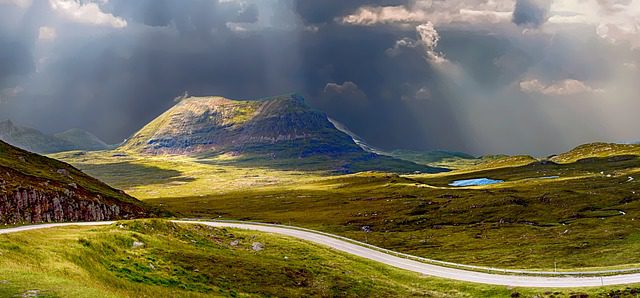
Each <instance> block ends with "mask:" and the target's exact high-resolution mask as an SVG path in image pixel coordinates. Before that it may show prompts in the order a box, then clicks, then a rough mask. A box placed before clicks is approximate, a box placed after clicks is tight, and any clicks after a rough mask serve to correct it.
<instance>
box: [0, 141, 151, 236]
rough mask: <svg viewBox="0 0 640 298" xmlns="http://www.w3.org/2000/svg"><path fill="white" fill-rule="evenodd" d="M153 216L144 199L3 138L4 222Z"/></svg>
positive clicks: (0, 194) (0, 206)
mask: <svg viewBox="0 0 640 298" xmlns="http://www.w3.org/2000/svg"><path fill="white" fill-rule="evenodd" d="M147 215H149V213H148V211H146V208H145V206H144V205H143V203H142V202H140V201H138V200H136V199H135V198H133V197H131V196H128V195H127V194H125V193H124V192H121V191H118V190H116V189H113V188H111V187H109V186H107V185H106V184H104V183H102V182H100V181H99V180H97V179H95V178H92V177H90V176H88V175H86V174H84V173H82V172H81V171H79V170H77V169H76V168H74V167H72V166H71V165H69V164H66V163H63V162H60V161H57V160H55V159H50V158H47V157H44V156H40V155H37V154H34V153H30V152H27V151H25V150H22V149H19V148H16V147H14V146H11V145H9V144H7V143H5V142H2V141H0V224H22V223H41V222H64V221H95V220H112V219H124V218H138V217H145V216H147Z"/></svg>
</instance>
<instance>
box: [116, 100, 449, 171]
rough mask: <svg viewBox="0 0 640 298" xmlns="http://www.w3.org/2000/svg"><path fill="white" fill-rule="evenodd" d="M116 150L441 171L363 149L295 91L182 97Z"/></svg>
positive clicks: (335, 167) (282, 164) (268, 163)
mask: <svg viewBox="0 0 640 298" xmlns="http://www.w3.org/2000/svg"><path fill="white" fill-rule="evenodd" d="M119 149H120V150H122V151H127V152H135V153H141V154H147V155H161V154H180V155H197V156H203V157H211V156H216V155H221V154H226V155H228V156H233V157H234V160H235V161H236V162H237V163H243V164H245V165H250V166H264V167H277V168H295V169H300V168H302V169H309V170H316V169H317V170H332V171H337V172H357V171H363V170H379V171H401V172H414V171H420V172H439V171H443V169H438V168H433V167H429V166H424V165H418V164H415V163H413V162H408V161H403V160H399V159H395V158H392V157H387V156H381V155H378V154H376V153H372V152H367V151H365V150H363V149H362V148H361V147H360V146H358V145H357V144H356V143H355V142H354V141H353V139H352V138H351V137H350V136H349V135H347V134H345V133H344V132H342V131H340V130H338V129H336V127H335V126H334V125H333V124H332V123H331V122H330V121H329V119H328V118H327V116H326V115H325V114H324V113H321V112H319V111H316V110H313V109H311V108H310V107H309V106H308V105H307V104H306V103H305V102H304V99H303V98H302V97H300V96H297V95H287V96H279V97H272V98H266V99H261V100H231V99H226V98H222V97H191V98H186V99H183V100H182V101H181V102H180V103H178V104H177V105H175V106H174V107H172V108H171V109H169V110H168V111H167V112H165V113H164V114H162V115H160V116H159V117H157V118H156V119H154V120H153V121H151V122H150V123H149V124H148V125H146V126H145V127H143V128H142V129H141V130H140V131H138V132H137V133H135V134H134V135H133V136H132V137H131V138H130V139H129V140H127V141H126V142H125V143H124V144H123V145H122V146H121V147H120V148H119Z"/></svg>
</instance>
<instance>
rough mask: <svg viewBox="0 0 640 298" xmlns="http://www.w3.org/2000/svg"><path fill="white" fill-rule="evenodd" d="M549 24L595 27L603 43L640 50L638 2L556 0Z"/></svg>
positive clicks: (639, 3)
mask: <svg viewBox="0 0 640 298" xmlns="http://www.w3.org/2000/svg"><path fill="white" fill-rule="evenodd" d="M551 15H552V16H551V18H550V19H549V22H550V23H555V24H561V25H562V24H585V25H591V26H594V28H595V30H596V33H597V34H598V35H599V36H600V37H601V38H603V39H605V40H607V41H609V42H611V43H614V44H619V43H629V44H630V46H631V47H632V48H640V1H638V0H631V1H604V0H557V1H554V2H553V4H552V6H551Z"/></svg>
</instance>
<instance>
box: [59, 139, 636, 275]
mask: <svg viewBox="0 0 640 298" xmlns="http://www.w3.org/2000/svg"><path fill="white" fill-rule="evenodd" d="M54 157H56V158H60V159H62V160H65V161H68V162H70V163H72V164H74V165H76V166H77V167H79V168H80V169H82V170H84V171H85V172H87V173H89V174H91V175H94V176H96V177H99V178H100V179H102V180H104V181H106V182H107V183H109V184H110V185H112V186H114V187H117V188H121V189H124V190H125V191H126V192H127V193H129V194H131V195H133V196H135V197H137V198H139V199H142V200H144V201H145V202H147V203H149V204H152V205H154V206H158V207H161V208H164V209H166V210H168V211H170V212H173V213H174V214H176V215H177V216H181V217H199V218H223V219H241V220H252V221H260V222H271V223H282V224H288V225H297V226H301V227H308V228H312V229H315V230H320V231H326V232H330V233H333V234H338V235H342V236H346V237H349V238H352V239H356V240H359V241H363V242H369V243H371V244H374V245H377V246H380V247H384V248H388V249H392V250H395V251H400V252H405V253H409V254H412V255H418V256H422V257H427V258H431V259H438V260H444V261H451V262H456V263H463V264H470V265H482V266H493V267H501V268H515V269H541V270H553V269H554V268H555V267H557V268H559V269H561V270H571V269H574V268H580V269H585V268H593V269H606V268H625V267H638V265H637V264H638V263H640V255H638V254H637V253H636V252H637V251H638V249H640V220H636V219H640V187H639V186H638V184H637V183H638V182H637V181H639V180H638V179H630V178H640V175H638V174H639V172H640V159H638V157H637V156H613V157H600V158H593V159H589V160H582V161H573V160H569V161H568V162H567V163H565V164H555V163H532V164H530V163H531V162H532V160H530V159H526V158H519V157H518V158H511V159H506V160H498V161H493V162H491V163H489V164H488V165H484V166H478V165H475V166H474V167H472V168H467V169H464V170H458V171H454V172H451V173H444V174H437V175H395V174H385V173H372V172H365V173H360V174H354V175H339V176H335V175H333V176H332V175H328V174H327V173H322V172H311V171H300V170H287V169H282V168H277V167H273V166H271V165H269V164H265V163H263V164H246V163H238V162H234V160H233V158H234V157H228V156H227V157H225V156H219V157H217V158H210V159H197V158H188V157H175V156H161V157H140V156H136V155H128V154H126V153H122V152H111V151H105V152H97V153H64V154H58V155H56V156H54ZM534 161H535V160H534ZM556 176H557V177H556ZM549 177H553V178H549ZM471 178H492V179H499V180H504V181H505V182H504V183H501V184H496V185H489V186H482V187H464V188H454V187H450V186H448V184H449V183H451V182H452V181H455V180H461V179H471Z"/></svg>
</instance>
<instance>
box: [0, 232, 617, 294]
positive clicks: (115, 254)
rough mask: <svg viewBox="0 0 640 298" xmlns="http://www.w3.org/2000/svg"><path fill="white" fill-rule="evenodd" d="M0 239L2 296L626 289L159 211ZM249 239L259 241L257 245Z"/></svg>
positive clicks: (588, 291) (449, 292) (601, 291)
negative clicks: (463, 276) (417, 268)
mask: <svg viewBox="0 0 640 298" xmlns="http://www.w3.org/2000/svg"><path fill="white" fill-rule="evenodd" d="M0 240H1V241H0V296H2V297H11V296H16V295H21V294H23V293H26V292H27V291H30V290H37V292H38V293H39V294H40V295H42V296H44V297H142V296H144V297H211V296H228V297H309V296H322V297H416V296H420V297H424V296H426V297H509V296H510V295H511V294H512V293H514V292H517V293H520V294H521V295H522V296H521V297H532V296H534V295H539V297H551V295H553V297H568V296H569V295H571V294H572V293H575V292H582V293H589V294H592V295H597V294H601V295H604V294H606V293H608V292H609V291H612V290H613V291H615V290H621V291H624V290H625V289H626V287H609V288H591V289H565V290H560V291H557V292H556V291H555V290H535V289H513V288H507V287H503V286H488V285H477V284H470V283H464V282H457V281H451V280H444V279H440V278H433V277H426V276H421V275H419V274H414V273H411V272H407V271H403V270H399V269H394V268H391V267H388V266H385V265H381V264H379V263H376V262H372V261H368V260H364V259H361V258H358V257H354V256H350V255H347V254H343V253H339V252H336V251H334V250H331V249H328V248H325V247H323V246H320V245H314V244H310V243H307V242H303V241H300V240H296V239H293V238H288V237H283V236H277V235H271V234H265V233H258V232H249V231H242V230H235V229H223V228H212V227H205V226H195V225H177V224H173V223H168V222H166V221H161V220H138V221H126V222H121V223H118V224H115V225H112V226H106V227H67V228H55V229H48V230H41V231H30V232H24V233H19V234H10V235H2V236H0ZM234 241H237V243H233V242H234ZM134 242H141V243H143V244H144V246H142V247H137V248H136V247H134V246H133V243H134ZM255 242H259V243H261V244H263V245H264V249H263V250H262V251H254V250H253V249H252V248H251V247H252V244H253V243H255ZM234 244H235V245H234ZM627 291H628V292H630V290H627ZM545 292H549V293H554V292H556V294H547V295H545V294H544V293H545Z"/></svg>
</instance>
